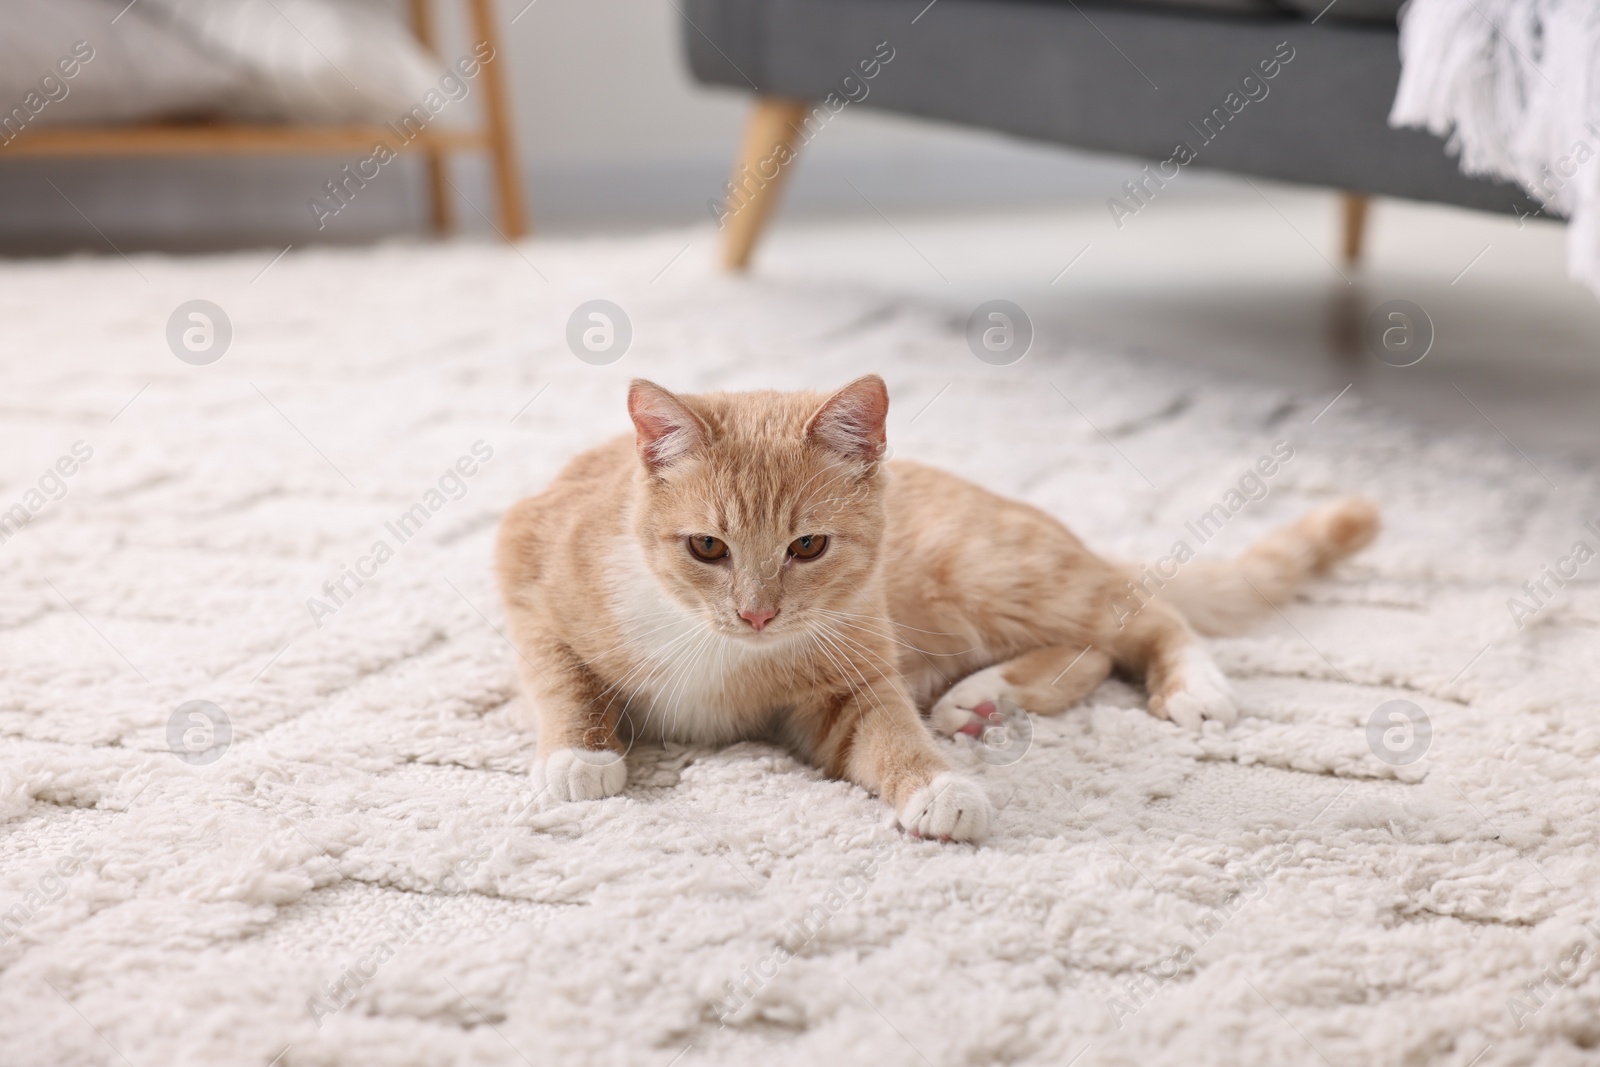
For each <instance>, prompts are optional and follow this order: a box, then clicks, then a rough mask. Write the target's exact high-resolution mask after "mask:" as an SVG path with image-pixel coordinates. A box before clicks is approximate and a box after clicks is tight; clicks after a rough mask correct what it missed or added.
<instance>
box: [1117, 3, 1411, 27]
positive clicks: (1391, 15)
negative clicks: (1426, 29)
mask: <svg viewBox="0 0 1600 1067" xmlns="http://www.w3.org/2000/svg"><path fill="white" fill-rule="evenodd" d="M1093 2H1094V3H1097V4H1103V5H1116V6H1124V7H1149V8H1166V9H1167V10H1169V11H1180V10H1181V11H1222V12H1227V13H1229V14H1234V15H1284V14H1288V15H1301V16H1304V17H1306V18H1310V19H1317V21H1319V22H1321V21H1323V20H1327V21H1329V22H1381V23H1387V24H1389V25H1390V26H1393V25H1394V24H1395V21H1396V19H1397V18H1398V16H1399V14H1400V8H1401V6H1402V5H1403V4H1404V3H1405V0H1333V2H1332V3H1331V4H1330V3H1329V0H1093ZM1319 16H1320V17H1319Z"/></svg>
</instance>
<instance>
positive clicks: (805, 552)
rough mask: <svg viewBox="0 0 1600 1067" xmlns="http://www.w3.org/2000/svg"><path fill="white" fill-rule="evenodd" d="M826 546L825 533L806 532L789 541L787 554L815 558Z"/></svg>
mask: <svg viewBox="0 0 1600 1067" xmlns="http://www.w3.org/2000/svg"><path fill="white" fill-rule="evenodd" d="M827 547H828V535H827V534H806V535H805V536H804V537H796V538H795V539H794V540H793V541H790V542H789V555H791V556H793V557H794V558H795V559H816V558H817V557H818V556H820V555H822V552H823V550H824V549H826V548H827Z"/></svg>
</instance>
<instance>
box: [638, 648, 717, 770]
mask: <svg viewBox="0 0 1600 1067" xmlns="http://www.w3.org/2000/svg"><path fill="white" fill-rule="evenodd" d="M700 628H701V633H700V640H699V641H697V642H695V644H694V645H693V646H692V647H691V648H690V649H689V653H688V655H687V656H685V657H684V658H683V659H682V660H681V661H680V662H679V664H678V666H677V668H676V669H675V670H674V671H673V674H672V677H671V679H670V680H669V683H668V686H669V687H668V690H667V694H666V696H665V697H662V698H660V699H658V700H653V701H651V710H652V711H653V710H654V709H655V706H656V705H657V704H660V705H661V706H662V715H661V717H662V720H663V721H662V723H661V740H662V741H663V742H665V741H666V739H667V724H666V721H665V720H666V718H667V716H669V715H670V716H672V718H673V720H674V721H673V725H674V726H677V725H678V720H680V719H681V718H682V715H681V710H682V709H680V708H679V707H678V693H679V691H680V690H681V689H682V688H683V685H684V683H685V682H686V681H688V679H689V678H691V677H693V675H694V672H695V671H696V670H697V669H698V668H699V665H700V658H701V656H703V655H704V654H705V650H706V648H707V646H708V643H709V642H710V640H711V639H712V638H713V637H715V636H716V635H717V633H716V630H714V629H713V628H712V627H711V625H710V624H709V623H706V622H701V624H700ZM649 717H650V714H649V712H647V713H646V714H645V719H646V721H647V722H648V720H649Z"/></svg>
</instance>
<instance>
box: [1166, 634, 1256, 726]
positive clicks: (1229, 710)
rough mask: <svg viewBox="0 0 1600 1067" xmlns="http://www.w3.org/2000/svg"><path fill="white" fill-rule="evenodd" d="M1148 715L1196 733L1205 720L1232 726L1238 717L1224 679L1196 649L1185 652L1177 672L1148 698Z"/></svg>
mask: <svg viewBox="0 0 1600 1067" xmlns="http://www.w3.org/2000/svg"><path fill="white" fill-rule="evenodd" d="M1150 713H1151V714H1152V715H1155V716H1158V717H1159V718H1163V719H1171V720H1172V721H1173V722H1175V723H1177V724H1178V725H1179V726H1182V727H1184V728H1185V729H1188V730H1194V731H1196V732H1198V731H1199V729H1200V724H1201V723H1202V722H1204V721H1205V720H1207V719H1212V720H1215V721H1217V722H1220V723H1222V724H1223V725H1224V726H1232V725H1233V723H1234V721H1235V720H1236V719H1238V717H1239V709H1238V707H1237V706H1236V705H1235V703H1234V698H1233V687H1232V686H1230V685H1229V684H1228V678H1227V676H1226V675H1225V674H1223V673H1222V668H1220V667H1218V666H1217V665H1216V664H1215V663H1214V662H1212V659H1211V657H1210V656H1208V655H1206V654H1205V653H1204V652H1202V651H1201V650H1200V649H1198V648H1190V649H1188V650H1187V651H1186V652H1185V653H1184V654H1183V661H1182V664H1181V666H1180V667H1179V669H1178V670H1176V671H1174V672H1172V674H1171V675H1169V676H1168V677H1167V679H1166V680H1165V683H1164V684H1163V685H1162V686H1161V688H1160V690H1159V691H1157V692H1154V693H1152V694H1150Z"/></svg>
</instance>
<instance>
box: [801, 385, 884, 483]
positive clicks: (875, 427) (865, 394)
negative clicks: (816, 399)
mask: <svg viewBox="0 0 1600 1067" xmlns="http://www.w3.org/2000/svg"><path fill="white" fill-rule="evenodd" d="M888 418H889V390H888V389H887V388H886V387H885V386H884V384H883V379H882V378H880V377H878V376H877V375H876V374H868V375H866V376H864V377H861V378H857V379H856V380H855V381H853V382H851V383H850V384H849V385H847V386H845V387H844V388H843V389H840V390H839V391H838V392H837V393H834V394H833V395H832V396H830V397H829V398H828V399H827V400H826V401H824V402H823V405H822V406H821V407H820V408H818V409H817V413H816V414H815V415H812V416H811V418H810V419H808V420H807V421H806V441H807V442H808V443H814V444H819V445H822V446H823V447H824V448H827V449H829V450H831V451H834V452H837V453H839V454H840V455H842V456H845V457H846V458H848V459H853V460H858V461H860V462H862V463H876V462H877V461H878V460H879V459H881V458H882V457H883V450H884V445H885V443H886V441H887V440H888V435H887V433H886V432H885V429H884V423H885V421H887V419H888Z"/></svg>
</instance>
